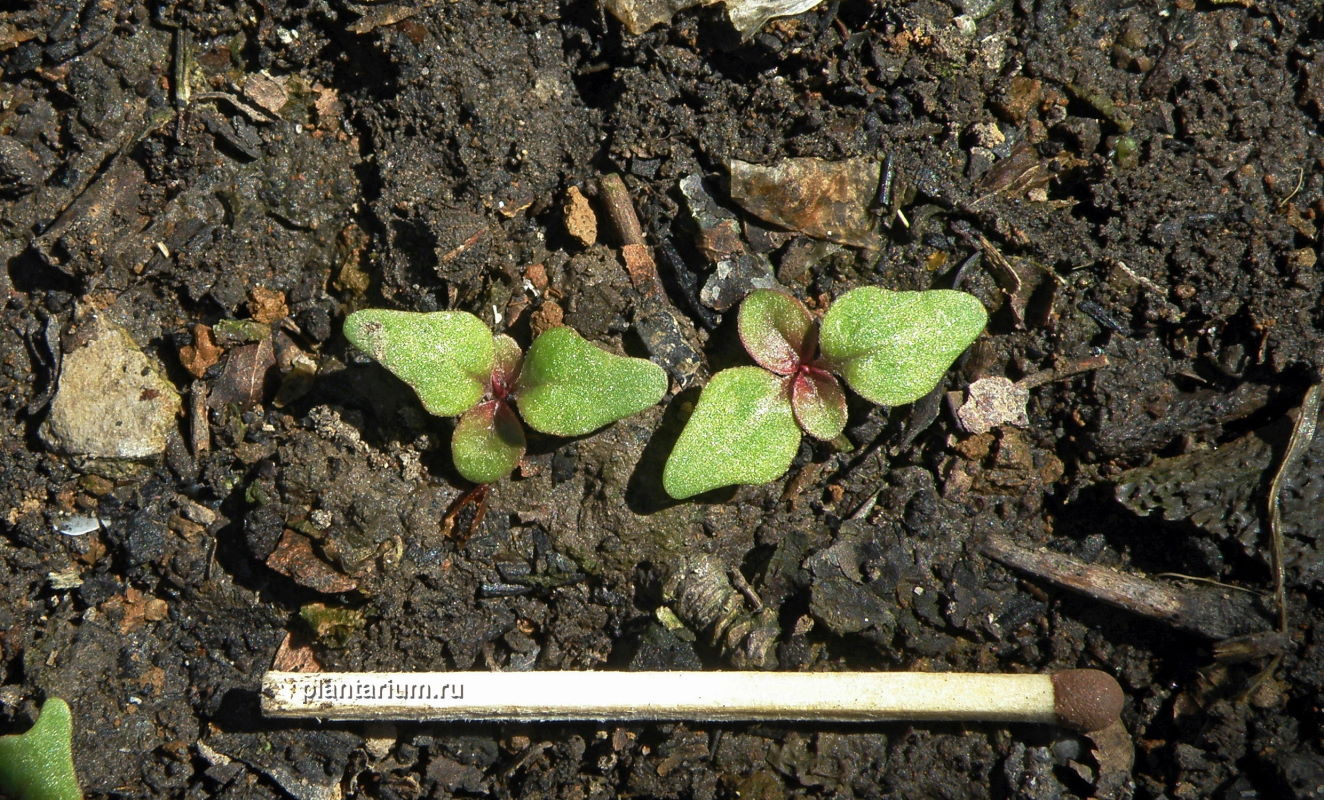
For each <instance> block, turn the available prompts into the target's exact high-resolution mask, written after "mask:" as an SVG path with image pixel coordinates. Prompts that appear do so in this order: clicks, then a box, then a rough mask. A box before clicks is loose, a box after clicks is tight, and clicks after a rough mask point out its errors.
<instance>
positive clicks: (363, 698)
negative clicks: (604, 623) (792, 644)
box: [262, 669, 1122, 731]
mask: <svg viewBox="0 0 1324 800" xmlns="http://www.w3.org/2000/svg"><path fill="white" fill-rule="evenodd" d="M1121 707H1122V690H1121V687H1119V686H1118V685H1117V681H1116V680H1114V679H1113V678H1112V676H1110V675H1108V674H1107V673H1104V672H1100V671H1098V670H1091V669H1081V670H1066V671H1064V672H1059V673H1056V674H1053V675H1005V674H1004V675H988V674H981V673H969V672H947V673H930V672H395V673H392V672H339V673H331V672H268V673H267V674H266V675H265V676H264V677H263V679H262V710H263V712H264V713H265V714H266V715H267V716H271V717H318V718H322V719H335V720H380V719H392V720H437V721H470V720H474V721H476V720H492V721H525V722H536V721H548V720H788V721H789V720H807V721H829V722H864V721H870V720H967V721H984V720H986V721H1001V722H1038V723H1056V724H1059V725H1062V726H1064V727H1068V728H1072V729H1074V730H1079V731H1092V730H1097V729H1099V728H1103V727H1106V726H1107V725H1109V724H1110V723H1112V722H1114V721H1115V720H1116V719H1117V717H1118V714H1119V713H1120V712H1121Z"/></svg>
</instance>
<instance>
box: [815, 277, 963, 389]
mask: <svg viewBox="0 0 1324 800" xmlns="http://www.w3.org/2000/svg"><path fill="white" fill-rule="evenodd" d="M987 322H988V312H986V311H985V310H984V306H983V304H982V303H980V302H979V300H978V299H977V298H975V297H974V296H972V295H969V294H966V293H965V292H957V291H952V290H949V289H935V290H932V291H926V292H893V291H889V290H887V289H881V288H879V287H876V286H865V287H861V288H859V289H852V290H851V291H849V292H847V293H846V294H844V295H842V296H841V297H840V298H838V299H837V301H836V302H835V303H833V304H832V307H831V308H829V309H828V312H827V314H826V315H824V317H823V322H822V325H821V327H820V331H819V347H820V349H821V352H822V354H823V357H824V359H825V360H826V361H827V362H828V363H829V364H830V365H831V367H832V369H833V371H834V372H837V373H838V374H840V375H841V376H842V377H843V378H845V379H846V383H848V384H850V387H851V388H852V389H854V390H855V391H856V393H858V394H859V395H860V396H861V397H864V398H865V399H867V400H870V401H872V402H874V403H878V404H879V405H885V406H894V405H900V404H901V403H909V402H911V401H913V400H916V399H918V398H920V397H923V396H924V395H926V394H928V393H929V392H930V391H932V390H933V387H935V386H937V385H938V382H939V381H940V380H942V376H943V373H944V372H946V371H947V368H948V367H950V366H951V365H952V362H953V361H955V360H956V358H957V356H959V355H961V353H962V352H963V351H964V350H965V349H966V348H967V347H969V346H970V343H971V342H973V341H974V340H975V337H977V336H979V333H980V331H982V330H983V329H984V325H985V324H986V323H987Z"/></svg>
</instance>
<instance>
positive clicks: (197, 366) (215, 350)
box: [179, 323, 225, 378]
mask: <svg viewBox="0 0 1324 800" xmlns="http://www.w3.org/2000/svg"><path fill="white" fill-rule="evenodd" d="M224 352H225V351H224V350H222V349H221V348H220V347H218V346H217V345H216V339H215V338H213V337H212V335H211V328H210V327H208V326H206V325H203V324H202V323H198V324H197V325H194V326H193V344H186V345H184V346H183V347H181V348H179V361H180V363H181V364H183V365H184V369H186V370H188V371H189V372H190V373H191V374H192V375H193V377H195V378H201V377H203V376H204V375H206V374H207V370H208V369H210V368H211V367H212V366H213V365H214V364H216V362H218V361H220V360H221V354H222V353H224Z"/></svg>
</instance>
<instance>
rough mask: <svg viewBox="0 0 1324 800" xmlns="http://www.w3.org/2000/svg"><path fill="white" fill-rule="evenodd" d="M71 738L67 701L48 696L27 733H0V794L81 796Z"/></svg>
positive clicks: (74, 799) (28, 798) (20, 798)
mask: <svg viewBox="0 0 1324 800" xmlns="http://www.w3.org/2000/svg"><path fill="white" fill-rule="evenodd" d="M72 738H73V720H72V718H71V715H70V713H69V704H68V703H66V702H64V701H63V700H61V699H60V698H58V697H51V698H48V699H47V700H46V703H45V704H44V705H42V707H41V713H40V714H38V715H37V721H36V723H35V724H34V725H33V726H32V727H31V728H29V729H28V731H27V733H23V734H14V735H12V736H0V795H3V796H5V797H12V798H14V800H81V798H82V796H83V793H82V792H81V791H79V789H78V776H77V774H76V773H75V772H74V757H73V746H72V743H71V740H72Z"/></svg>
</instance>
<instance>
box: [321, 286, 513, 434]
mask: <svg viewBox="0 0 1324 800" xmlns="http://www.w3.org/2000/svg"><path fill="white" fill-rule="evenodd" d="M345 338H347V339H349V341H350V343H351V344H353V345H354V346H355V347H357V348H359V349H360V350H362V351H363V352H365V353H367V354H368V355H370V356H372V357H373V359H375V360H376V361H377V362H378V363H380V364H381V365H382V366H383V367H386V368H387V369H388V370H390V371H391V372H392V373H393V374H394V375H395V376H396V377H398V378H399V379H400V380H402V381H404V382H405V383H407V384H409V385H410V387H412V388H413V390H414V391H415V392H416V393H418V399H419V400H420V401H422V403H423V407H424V408H426V409H427V410H428V412H429V413H432V414H436V415H437V416H439V417H451V416H455V415H456V414H460V413H463V412H464V410H465V409H468V408H471V407H472V406H473V405H474V404H476V403H477V402H478V401H479V400H480V399H481V398H482V396H483V392H484V391H486V389H487V380H488V376H489V374H490V373H491V372H492V364H493V358H494V350H495V345H494V344H493V341H492V332H491V331H490V330H488V329H487V326H486V325H484V324H483V323H482V321H481V320H479V319H478V317H475V316H474V315H473V314H469V313H467V312H464V311H433V312H430V313H419V312H415V311H389V310H386V309H380V308H378V309H365V310H363V311H356V312H354V313H353V314H350V315H349V317H347V318H346V319H345Z"/></svg>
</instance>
